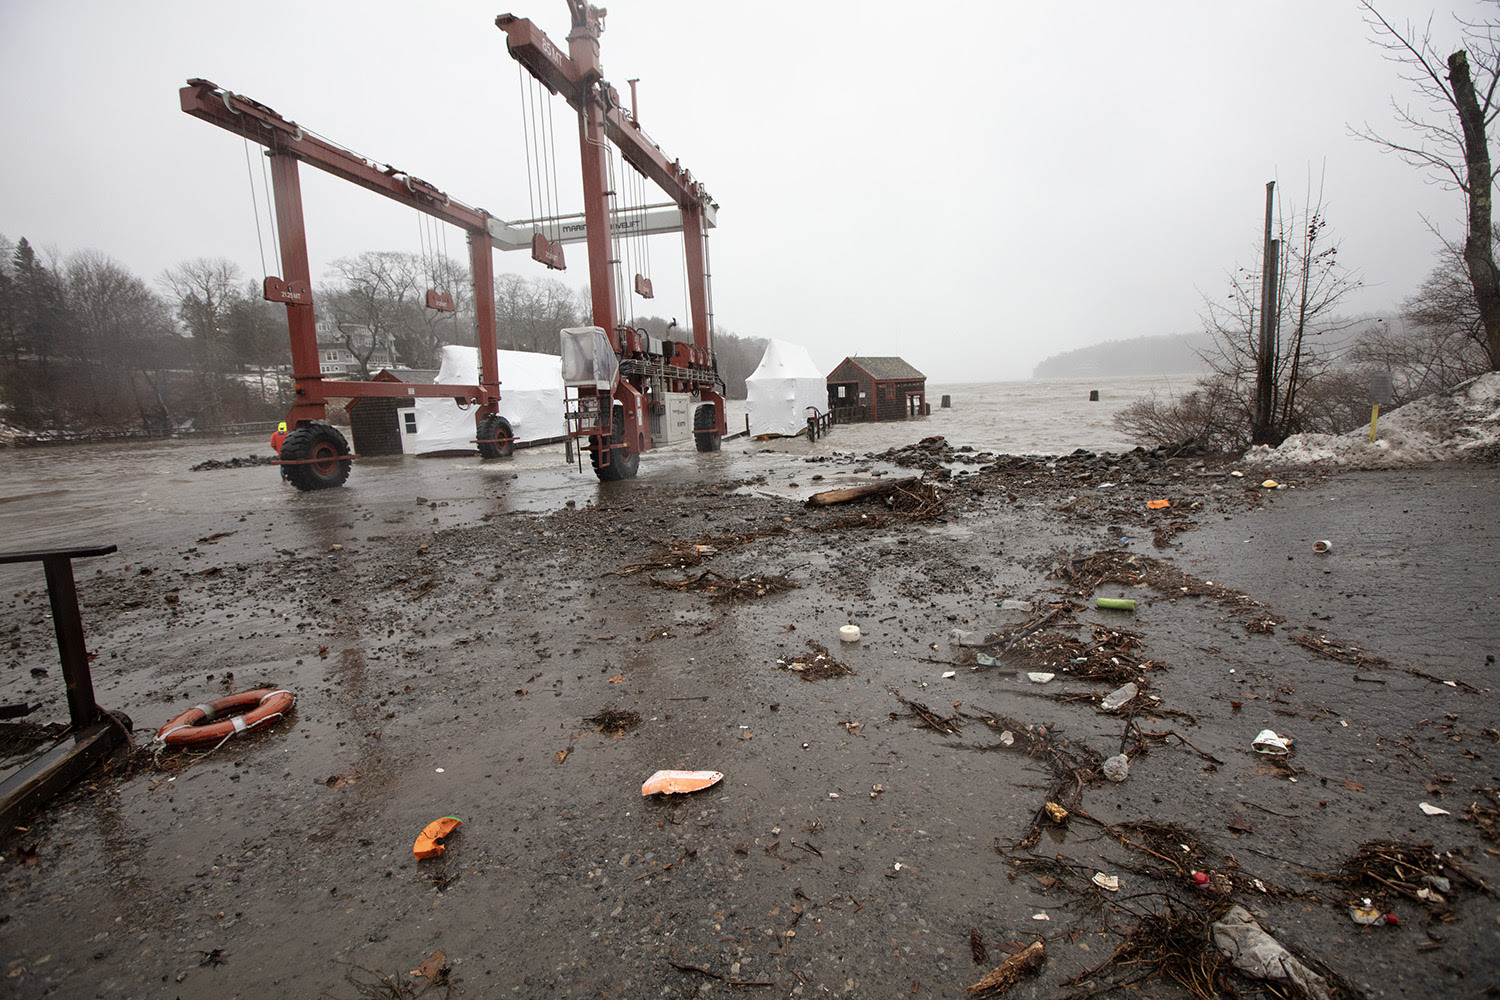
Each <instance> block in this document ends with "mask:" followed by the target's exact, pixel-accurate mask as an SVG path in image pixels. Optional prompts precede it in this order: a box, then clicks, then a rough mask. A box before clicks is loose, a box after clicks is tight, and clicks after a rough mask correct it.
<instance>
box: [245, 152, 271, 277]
mask: <svg viewBox="0 0 1500 1000" xmlns="http://www.w3.org/2000/svg"><path fill="white" fill-rule="evenodd" d="M244 143H245V177H246V179H247V180H249V182H250V210H251V211H252V212H254V213H255V244H256V247H257V248H258V249H259V250H260V276H261V277H262V278H267V277H269V276H270V274H271V272H270V271H267V270H266V238H265V237H264V236H263V235H261V231H260V202H259V201H257V200H256V198H255V170H254V169H253V168H252V167H251V166H250V140H249V139H245V140H244ZM266 207H267V208H270V206H269V205H267V206H266Z"/></svg>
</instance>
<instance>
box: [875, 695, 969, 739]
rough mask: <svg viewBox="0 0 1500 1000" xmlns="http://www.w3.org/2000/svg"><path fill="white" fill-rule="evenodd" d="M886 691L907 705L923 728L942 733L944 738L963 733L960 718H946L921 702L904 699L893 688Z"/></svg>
mask: <svg viewBox="0 0 1500 1000" xmlns="http://www.w3.org/2000/svg"><path fill="white" fill-rule="evenodd" d="M886 690H887V691H889V692H890V693H891V696H892V697H893V698H895V699H896V700H897V701H899V702H900V703H901V704H903V705H905V706H906V708H907V710H908V711H910V712H911V714H913V715H915V716H916V717H917V719H918V720H919V721H920V722H921V723H922V726H925V727H926V728H928V729H931V730H932V731H933V732H935V733H941V734H943V735H944V736H956V735H958V734H959V733H961V732H963V729H962V728H961V727H960V726H959V724H958V720H959V716H957V715H953V716H950V717H948V718H944V717H943V716H941V715H938V714H937V713H936V712H934V711H933V710H932V709H930V708H928V707H927V706H926V705H924V704H922V703H921V702H920V701H912V700H911V699H910V698H904V697H902V695H901V692H900V691H897V690H896V689H895V688H893V687H888V688H886ZM891 717H892V718H896V713H895V712H892V713H891Z"/></svg>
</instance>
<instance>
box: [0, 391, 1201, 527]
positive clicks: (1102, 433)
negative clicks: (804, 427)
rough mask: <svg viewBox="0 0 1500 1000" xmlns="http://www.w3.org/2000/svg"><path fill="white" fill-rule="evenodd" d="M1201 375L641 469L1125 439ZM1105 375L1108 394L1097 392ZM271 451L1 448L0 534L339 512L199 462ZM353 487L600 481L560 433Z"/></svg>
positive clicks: (448, 495) (405, 492)
mask: <svg viewBox="0 0 1500 1000" xmlns="http://www.w3.org/2000/svg"><path fill="white" fill-rule="evenodd" d="M1191 384H1192V379H1191V378H1185V377H1177V378H1152V379H1140V378H1130V379H1112V380H1109V379H1104V380H1101V379H1052V380H1041V381H1027V382H986V383H966V384H930V385H929V387H928V399H929V400H930V402H931V404H932V414H931V416H929V417H926V418H924V419H921V420H915V421H899V422H894V423H882V424H859V425H843V426H839V427H836V428H834V430H833V431H832V432H831V433H830V434H829V435H828V436H827V437H825V438H823V439H822V440H819V441H817V442H814V443H809V442H808V441H806V440H805V439H802V438H791V439H781V440H772V441H768V442H750V441H747V440H745V439H744V438H737V439H734V440H731V441H728V442H726V443H725V446H724V451H723V452H721V453H720V454H719V455H699V454H698V453H697V452H696V451H694V450H692V448H690V447H683V446H678V447H673V448H665V449H661V450H659V451H656V452H652V453H651V454H649V455H647V456H646V457H645V458H644V459H643V461H642V463H641V473H640V481H641V482H649V481H650V479H651V477H653V476H657V477H659V476H672V477H678V476H690V477H696V476H698V475H699V474H700V471H701V470H700V468H699V467H700V465H701V464H702V463H704V462H713V463H723V462H725V461H728V462H731V463H733V464H734V465H735V466H740V465H743V470H742V471H743V473H744V474H745V475H746V476H755V475H764V474H766V472H767V471H769V470H774V469H776V468H778V467H779V466H780V465H782V464H784V462H785V459H786V456H789V455H795V456H798V457H803V456H808V455H831V454H836V453H842V454H848V453H854V454H861V455H862V454H865V453H868V452H879V451H884V450H886V449H888V448H893V447H899V446H901V445H905V444H910V443H912V442H913V441H915V440H917V439H919V438H922V437H926V436H929V435H942V436H944V437H946V438H948V440H949V441H951V442H952V443H953V444H954V445H970V446H972V447H973V448H975V449H976V450H982V451H1000V452H1009V453H1014V454H1065V453H1067V452H1071V451H1073V450H1074V449H1075V448H1087V449H1089V450H1125V449H1129V448H1130V447H1133V445H1134V442H1132V441H1130V440H1128V439H1127V438H1126V437H1125V436H1124V435H1123V434H1122V433H1121V432H1120V431H1118V430H1117V429H1116V428H1115V427H1114V424H1113V419H1114V415H1115V413H1117V412H1118V411H1119V410H1120V409H1122V408H1123V407H1124V406H1126V405H1128V404H1129V403H1130V402H1132V401H1134V400H1136V399H1138V398H1140V397H1141V396H1144V395H1148V394H1150V393H1152V392H1155V393H1158V394H1170V393H1181V392H1183V391H1186V390H1187V389H1189V388H1191ZM1095 389H1097V390H1098V391H1099V401H1098V402H1090V401H1089V393H1090V391H1091V390H1095ZM943 396H949V397H950V398H951V402H952V406H951V407H949V408H947V409H944V408H942V407H941V406H940V405H939V404H940V401H941V399H942V397H943ZM744 419H745V403H744V401H743V400H732V401H731V402H730V405H729V414H728V420H729V426H730V429H731V431H733V430H734V429H735V428H737V427H743V426H744ZM267 453H268V448H267V446H266V444H265V442H263V441H261V440H259V439H258V438H247V437H232V438H194V439H191V440H174V441H152V442H134V443H124V444H101V445H80V446H74V447H64V448H38V449H5V450H0V482H3V483H4V484H5V485H4V486H3V487H0V538H3V539H4V540H5V541H4V543H3V544H5V545H9V546H40V545H54V544H84V543H96V542H102V543H111V542H112V543H115V544H119V545H121V547H122V549H123V548H124V547H125V543H126V542H129V541H131V540H136V541H138V542H142V543H156V544H160V543H169V544H170V543H175V542H176V541H178V540H180V539H181V538H183V537H186V536H187V535H188V534H189V533H190V532H196V533H197V534H199V535H211V534H214V533H216V532H220V531H224V530H225V526H226V525H231V524H234V525H237V524H240V523H246V524H248V523H252V522H254V521H255V520H257V519H261V518H265V517H279V516H283V515H286V514H291V515H292V516H294V517H297V518H301V519H307V518H313V519H316V518H317V517H318V512H319V511H326V512H327V515H328V516H330V517H332V516H337V509H338V508H341V506H342V505H341V504H339V503H338V502H336V501H332V500H330V499H329V498H328V497H326V496H324V495H321V494H318V493H311V494H299V493H297V492H296V491H295V490H293V489H291V488H290V487H287V486H285V485H283V484H282V482H281V478H280V476H279V475H278V474H277V471H276V469H274V468H272V467H269V466H265V467H251V468H245V469H224V470H216V471H212V472H192V471H190V470H191V469H192V467H193V466H194V465H197V464H198V463H200V462H204V461H207V460H209V459H220V460H223V459H228V458H233V457H236V456H245V455H252V454H267ZM720 471H722V470H720ZM734 471H735V472H736V473H737V474H738V473H739V472H740V471H741V470H740V469H739V468H736V469H735V470H734ZM823 488H827V485H826V484H825V486H824V487H823ZM347 489H349V490H353V491H358V492H359V494H360V500H361V502H362V503H364V504H366V505H367V506H368V505H369V504H371V503H372V502H373V503H375V504H376V505H377V506H378V505H379V504H380V503H387V504H389V505H392V506H393V507H395V506H399V507H400V508H401V509H402V510H403V511H404V510H406V509H408V508H409V507H410V505H411V503H412V501H413V498H416V497H421V498H425V499H426V500H427V501H430V502H431V503H433V504H436V505H437V506H435V507H434V508H433V517H434V520H435V522H436V523H438V524H453V523H459V522H462V521H464V520H466V519H468V518H469V517H470V516H471V515H472V514H474V513H475V512H476V510H478V511H479V512H482V513H490V512H493V511H494V510H495V505H496V503H498V504H499V509H500V511H501V512H508V511H516V510H555V509H558V508H560V507H563V506H564V505H566V504H567V503H568V502H569V501H572V502H573V503H574V504H586V503H589V502H591V501H592V500H593V499H594V498H595V497H596V496H597V494H598V491H599V489H600V487H599V484H598V483H597V481H596V480H595V478H594V476H593V474H592V473H591V472H590V471H588V469H587V467H586V466H585V468H584V470H583V471H581V472H580V471H579V469H578V468H577V467H576V466H572V465H568V464H567V462H566V459H565V457H564V452H563V448H562V446H561V445H556V446H549V447H544V448H536V449H529V450H521V451H518V452H516V454H515V456H514V458H513V459H511V460H508V461H500V462H484V461H481V460H480V459H479V458H478V457H477V456H476V457H472V458H470V457H459V458H421V459H416V458H401V457H392V458H379V459H366V460H362V461H360V462H359V463H357V465H356V467H355V470H354V473H353V475H352V476H351V477H350V480H349V485H348V487H347ZM335 492H337V491H335Z"/></svg>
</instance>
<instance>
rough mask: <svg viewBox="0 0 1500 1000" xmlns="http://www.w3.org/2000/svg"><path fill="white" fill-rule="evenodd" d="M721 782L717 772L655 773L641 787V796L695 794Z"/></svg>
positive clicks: (721, 777) (720, 774)
mask: <svg viewBox="0 0 1500 1000" xmlns="http://www.w3.org/2000/svg"><path fill="white" fill-rule="evenodd" d="M723 780H724V775H723V774H722V773H720V772H718V771H657V772H656V773H655V774H653V775H652V776H651V777H649V778H647V779H646V783H645V784H644V785H642V786H641V794H642V795H655V794H656V793H657V792H661V793H662V794H663V795H676V794H680V793H682V792H696V791H698V790H699V789H700V788H707V787H709V786H710V785H717V784H718V783H719V782H721V781H723Z"/></svg>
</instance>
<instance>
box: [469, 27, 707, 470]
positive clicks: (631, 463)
mask: <svg viewBox="0 0 1500 1000" xmlns="http://www.w3.org/2000/svg"><path fill="white" fill-rule="evenodd" d="M567 3H568V9H569V11H570V13H571V14H572V22H573V25H572V30H571V31H570V32H569V33H568V54H567V55H566V56H565V55H563V54H562V50H561V49H559V48H558V47H557V45H556V44H554V43H553V41H552V40H551V39H550V38H548V37H547V36H546V34H544V33H543V32H542V30H541V29H540V28H538V27H537V26H536V25H535V24H533V23H532V22H531V21H530V20H528V19H526V18H522V17H516V16H515V15H513V14H501V15H500V16H499V17H497V18H495V26H496V27H498V28H500V30H502V31H504V32H505V35H506V46H507V48H508V49H509V50H510V54H511V56H512V57H513V58H514V59H515V60H516V61H517V62H519V63H520V64H521V65H522V66H524V67H525V68H526V69H527V71H528V72H530V73H531V75H532V76H534V77H536V78H537V79H538V80H539V81H541V83H542V84H543V85H544V86H546V87H547V89H548V90H550V91H551V92H552V93H554V94H561V95H562V97H563V99H564V100H566V101H567V102H568V104H569V105H570V106H571V107H572V108H573V109H574V110H575V111H576V112H578V132H579V149H580V152H581V160H582V164H583V206H584V221H585V226H586V230H587V234H588V252H589V290H590V295H591V298H592V308H593V319H594V326H596V327H598V328H599V329H600V330H602V331H603V332H604V333H605V335H606V336H607V337H608V338H609V342H610V346H611V347H612V348H613V349H614V352H615V355H616V357H617V358H618V359H619V363H620V364H619V378H618V379H617V380H616V381H615V382H614V383H613V385H612V386H611V387H610V388H608V389H601V388H598V387H596V386H594V385H579V386H569V387H568V396H569V398H568V405H567V419H568V434H569V436H570V437H572V438H576V439H588V441H589V444H588V449H589V451H590V454H591V458H592V462H593V466H594V471H595V472H596V473H597V474H598V476H599V478H600V479H603V480H614V479H626V478H629V477H631V476H634V475H635V473H636V469H637V466H638V463H639V459H640V454H641V452H644V451H648V450H650V449H651V448H653V447H654V446H655V442H654V440H653V434H652V427H651V421H650V420H649V419H647V415H648V413H652V414H658V415H659V414H661V413H663V412H665V410H666V406H667V404H666V402H665V401H664V400H662V399H661V398H659V396H658V393H659V392H679V393H683V392H685V393H692V394H694V395H696V396H697V397H698V399H699V401H700V403H701V404H702V405H700V406H698V408H697V410H696V412H695V413H694V419H693V434H694V439H695V440H696V442H697V445H698V450H699V451H717V450H718V449H719V442H720V439H721V438H722V437H723V435H724V432H725V429H726V421H725V413H724V396H723V394H722V392H721V391H720V389H721V388H722V382H721V381H720V380H719V377H718V372H717V366H716V365H715V363H714V357H713V344H712V339H711V329H710V325H709V324H710V317H709V296H708V255H707V247H706V244H705V242H704V215H705V211H706V210H707V209H708V208H709V207H710V206H712V204H713V202H712V199H710V198H709V196H708V192H707V191H706V190H705V189H704V187H703V185H702V184H701V183H699V182H698V181H696V180H694V179H693V175H692V172H691V171H689V170H688V169H686V168H685V167H683V166H682V163H681V161H679V160H669V159H667V156H666V154H665V153H663V152H662V150H661V147H660V146H657V145H656V144H655V143H653V142H652V141H651V140H650V139H649V138H647V137H646V135H645V133H644V132H642V131H641V126H640V123H639V122H638V121H637V120H636V119H635V116H634V114H633V113H631V112H627V111H625V110H624V109H623V108H622V107H621V106H620V95H619V93H618V92H617V91H616V90H615V88H614V87H611V86H610V85H609V84H608V83H607V82H605V81H604V79H603V75H604V74H603V69H602V68H601V66H600V63H599V35H600V34H601V33H603V31H604V16H605V12H604V10H603V9H602V8H599V7H595V6H593V5H592V4H589V3H587V2H585V0H567ZM632 89H633V88H632ZM606 142H613V143H614V144H615V145H616V146H617V147H618V148H619V150H620V154H621V156H623V157H624V159H625V160H626V161H627V162H628V163H629V164H630V165H631V166H633V167H634V168H635V169H636V170H639V171H640V172H641V174H642V175H644V176H645V177H647V178H649V179H650V180H651V181H653V182H654V183H655V184H656V185H657V186H658V187H660V188H661V189H662V190H663V191H665V192H666V193H667V195H668V196H669V197H670V198H671V199H672V200H673V201H674V202H676V203H677V206H678V208H679V210H680V211H681V214H682V237H683V246H684V250H685V255H686V265H687V290H688V306H689V310H690V313H691V319H692V331H693V343H692V344H677V343H670V342H668V343H662V342H659V341H655V340H654V339H653V338H651V337H647V336H645V335H644V334H643V333H642V332H641V331H639V330H635V329H633V328H631V327H629V326H627V325H625V324H624V322H623V318H622V317H620V316H619V315H617V313H616V307H615V273H614V272H615V264H616V263H618V261H616V260H614V259H613V254H612V253H611V247H612V235H613V234H612V231H611V220H610V211H609V201H608V199H609V198H610V197H611V196H613V195H614V192H613V191H612V190H610V184H609V162H608V157H607V155H606V152H605V151H606V150H607V148H608V147H607V146H606ZM580 455H581V452H580Z"/></svg>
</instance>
